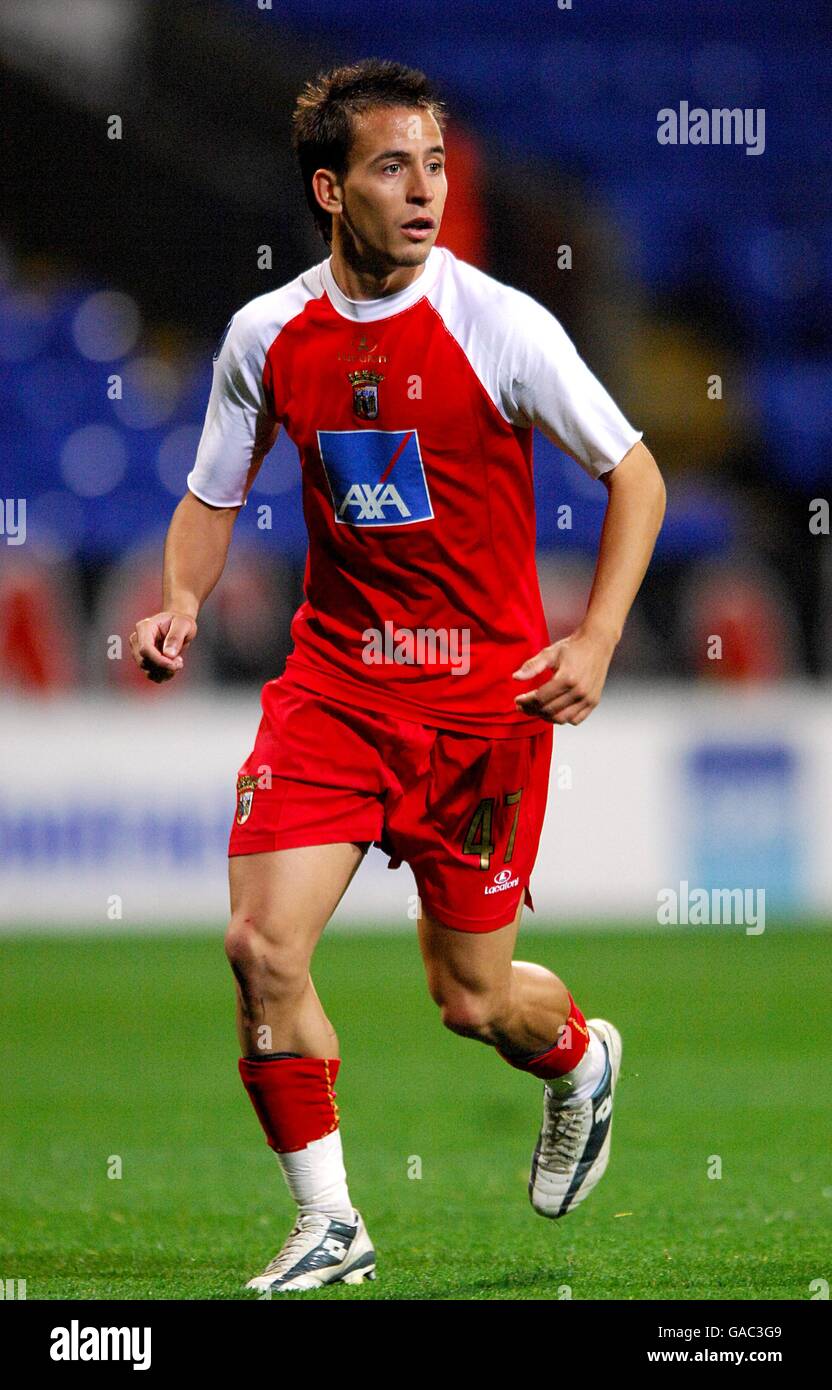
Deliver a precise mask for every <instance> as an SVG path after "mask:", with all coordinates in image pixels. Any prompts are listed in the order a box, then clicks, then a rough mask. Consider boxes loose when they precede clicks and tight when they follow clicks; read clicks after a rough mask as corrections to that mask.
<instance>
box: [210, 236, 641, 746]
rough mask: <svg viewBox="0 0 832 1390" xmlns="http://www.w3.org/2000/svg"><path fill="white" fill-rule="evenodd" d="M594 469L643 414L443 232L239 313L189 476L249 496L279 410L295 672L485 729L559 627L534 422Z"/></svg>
mask: <svg viewBox="0 0 832 1390" xmlns="http://www.w3.org/2000/svg"><path fill="white" fill-rule="evenodd" d="M534 426H538V427H539V428H540V429H541V430H543V431H544V432H545V433H546V434H547V435H548V436H549V437H550V438H552V439H554V440H555V441H556V442H557V443H558V444H559V445H560V446H561V447H562V448H564V449H565V450H567V451H568V452H569V453H570V454H572V456H573V457H574V458H576V459H577V461H578V462H579V463H580V464H582V466H583V467H584V468H585V469H586V470H587V472H588V473H590V474H591V475H592V476H593V477H599V476H600V475H601V474H602V473H604V472H608V471H609V470H610V469H612V468H614V467H615V465H616V464H617V463H618V462H619V461H620V460H621V459H622V458H623V457H624V455H625V454H626V453H627V452H628V450H629V449H630V448H632V446H633V444H634V443H635V442H636V441H637V440H638V439H640V438H641V435H640V433H639V432H638V431H637V430H635V429H633V428H632V426H631V425H629V424H628V422H627V421H626V419H625V418H624V416H623V415H622V414H621V412H620V410H619V409H618V407H617V406H616V405H615V403H614V402H613V401H612V400H611V398H610V396H609V395H608V394H607V392H606V391H605V389H604V387H603V386H602V385H601V384H600V382H599V381H598V380H597V379H596V377H594V376H593V374H592V372H591V371H590V370H589V368H588V367H587V366H586V364H585V363H584V362H583V361H582V360H581V358H580V357H579V356H578V353H577V351H576V349H575V347H574V345H573V344H572V342H571V341H570V339H569V338H568V337H567V335H566V333H565V332H564V330H563V329H562V327H561V326H560V324H559V323H558V321H557V320H556V319H555V318H554V317H553V316H552V315H551V314H550V313H549V312H548V310H546V309H544V308H543V306H542V305H540V304H538V303H537V302H536V301H535V300H533V299H531V298H530V297H529V296H528V295H525V294H522V293H520V292H519V291H518V290H515V289H512V288H510V287H509V286H506V285H502V284H500V283H498V282H497V281H496V280H494V279H492V278H491V277H490V276H488V275H485V274H484V273H483V272H482V271H480V270H477V269H475V268H474V267H473V266H470V265H467V264H465V263H464V262H462V261H459V260H457V259H456V257H455V256H453V255H452V254H451V252H449V251H447V250H446V249H444V248H440V247H434V248H433V249H432V250H431V252H430V254H429V256H428V258H427V260H426V262H425V265H424V267H423V269H422V272H421V274H420V275H419V276H418V277H417V279H416V280H414V281H413V283H412V284H411V285H409V286H408V287H407V288H406V289H404V290H401V291H399V292H398V293H397V294H393V295H388V296H387V297H385V298H383V299H376V300H351V299H348V298H347V297H346V296H345V295H344V294H343V293H342V292H341V290H340V289H339V287H338V285H337V284H336V283H335V279H334V276H333V273H332V267H331V262H330V261H329V260H326V261H323V262H322V263H321V264H320V265H317V266H315V267H313V268H312V269H311V270H308V271H305V272H304V274H302V275H300V276H298V278H297V279H296V280H293V281H292V282H291V283H290V284H288V285H285V286H283V287H282V288H281V289H277V290H273V291H272V292H271V293H269V294H265V295H262V296H261V297H259V298H258V299H255V300H253V301H252V302H251V303H250V304H248V305H246V306H245V308H243V309H241V310H240V311H239V313H237V314H236V315H235V317H234V318H233V319H232V321H231V324H230V325H229V328H228V330H227V332H226V336H225V338H224V340H223V343H222V345H221V348H220V350H219V352H218V355H217V360H216V364H215V368H214V383H213V388H212V391H211V398H210V401H209V405H208V411H207V414H206V419H205V426H204V430H203V434H202V439H201V442H200V445H199V450H198V453H197V457H196V463H195V466H194V468H193V470H192V472H191V473H190V474H189V475H188V486H189V488H190V489H191V491H192V492H193V493H195V495H196V496H197V497H200V498H201V499H202V500H203V501H205V502H208V503H210V504H212V505H214V506H220V507H231V506H238V505H240V504H243V503H244V502H245V500H246V496H247V494H248V491H249V489H250V487H251V484H252V482H253V481H254V478H255V476H256V474H257V471H258V469H259V467H260V466H261V464H262V461H263V458H264V457H265V455H266V453H267V452H268V449H269V448H271V445H272V444H273V442H274V440H275V438H276V437H277V430H278V429H279V428H280V427H282V428H284V429H285V430H286V431H287V432H288V434H289V436H290V438H291V439H292V440H293V442H294V443H295V445H296V446H297V449H298V454H299V456H300V463H301V468H302V477H303V508H304V516H305V519H306V525H307V528H308V532H309V552H308V557H307V562H306V574H305V580H304V593H305V601H304V602H303V603H302V605H301V607H300V608H299V609H298V611H297V613H296V614H295V617H294V620H293V622H292V638H293V641H294V650H293V652H292V653H291V655H290V656H289V658H288V660H287V663H286V673H287V675H290V676H291V678H292V680H293V681H294V682H295V683H297V684H301V685H303V686H305V687H306V688H307V689H308V690H310V691H316V692H318V693H320V694H322V695H329V696H331V697H334V698H336V699H339V700H345V701H347V702H348V703H352V704H357V705H359V706H362V707H365V708H369V709H376V710H381V711H387V712H390V713H395V714H397V715H399V716H400V717H401V718H405V719H413V720H415V721H416V722H418V723H422V724H430V725H437V726H439V727H442V728H446V729H455V730H461V731H465V732H471V733H478V734H481V735H488V736H493V737H513V736H516V735H518V734H533V733H536V732H538V731H539V730H540V729H541V728H542V727H544V724H543V721H541V720H538V719H536V718H530V717H529V716H528V715H523V714H520V713H518V711H517V710H516V709H515V707H514V698H515V696H516V695H518V694H521V693H522V692H523V691H525V690H531V689H534V688H535V687H536V686H537V685H539V684H541V679H540V677H535V678H534V679H533V680H531V681H527V682H519V681H515V680H513V679H512V674H511V673H512V671H514V670H516V669H517V667H518V666H520V665H522V663H523V662H524V661H525V660H526V659H527V658H528V657H530V656H533V655H535V654H536V653H537V652H538V651H539V650H540V648H541V647H543V646H545V645H546V644H547V643H548V641H549V637H548V633H547V631H546V623H545V619H544V615H543V606H542V603H541V598H540V589H539V586H538V580H537V572H536V567H535V514H534V488H533V475H532V431H533V427H534Z"/></svg>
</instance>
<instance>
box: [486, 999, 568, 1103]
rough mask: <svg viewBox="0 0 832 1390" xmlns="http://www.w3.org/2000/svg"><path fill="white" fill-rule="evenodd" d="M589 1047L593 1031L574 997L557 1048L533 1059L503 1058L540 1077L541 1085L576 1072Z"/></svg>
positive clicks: (561, 1027) (560, 1030)
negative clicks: (575, 1069)
mask: <svg viewBox="0 0 832 1390" xmlns="http://www.w3.org/2000/svg"><path fill="white" fill-rule="evenodd" d="M567 993H568V991H567ZM588 1047H589V1029H588V1028H587V1026H586V1019H585V1018H584V1016H583V1014H582V1013H581V1011H580V1009H579V1008H578V1006H577V1004H576V1003H575V1000H574V999H573V998H572V995H571V994H570V995H569V1013H568V1015H567V1019H566V1022H565V1023H563V1024H561V1026H560V1029H559V1030H558V1040H557V1042H556V1043H555V1045H554V1047H549V1048H547V1049H546V1051H545V1052H536V1053H534V1054H532V1056H530V1057H508V1056H507V1055H506V1053H505V1052H500V1056H501V1057H502V1058H503V1060H504V1061H506V1062H508V1063H509V1066H512V1067H517V1068H518V1070H519V1071H528V1072H531V1074H532V1076H539V1077H540V1079H541V1081H548V1080H549V1079H550V1078H551V1077H553V1076H564V1075H565V1074H566V1072H568V1071H572V1068H573V1067H576V1066H577V1065H578V1063H579V1062H580V1060H581V1058H582V1057H583V1055H584V1053H585V1052H586V1050H587V1048H588ZM498 1051H499V1049H498Z"/></svg>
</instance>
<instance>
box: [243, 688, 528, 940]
mask: <svg viewBox="0 0 832 1390" xmlns="http://www.w3.org/2000/svg"><path fill="white" fill-rule="evenodd" d="M262 709H263V717H262V719H261V721H260V727H259V729H258V731H257V738H256V740H255V744H254V748H253V750H252V752H251V753H250V754H249V756H248V758H247V759H246V761H245V762H244V763H243V766H242V767H241V768H240V771H239V774H238V777H237V813H236V816H235V818H234V823H233V825H232V827H231V838H230V841H229V847H228V853H229V855H237V854H258V853H261V852H262V851H264V850H278V849H293V848H296V847H299V846H304V845H327V844H339V843H344V842H347V843H348V842H350V841H353V842H357V843H359V844H361V843H366V842H372V841H375V842H376V843H377V844H379V845H380V846H381V848H382V850H384V852H385V853H386V854H388V855H389V856H390V865H389V867H390V868H391V869H397V868H398V867H399V865H400V864H401V863H402V862H405V863H407V864H409V865H410V867H411V869H412V870H413V875H414V878H415V879H416V886H417V888H418V890H419V897H420V899H421V902H422V907H423V909H424V910H425V911H426V912H427V913H429V915H430V916H431V917H434V918H435V919H436V920H438V921H440V922H442V923H444V925H446V926H448V927H455V928H456V929H457V930H459V931H471V932H488V931H495V930H496V929H497V928H498V927H504V926H507V925H508V923H509V922H513V921H514V918H515V916H516V914H517V909H518V906H519V903H520V898H521V895H525V901H526V903H527V904H528V906H529V907H532V908H533V904H532V900H531V895H530V893H529V877H530V875H531V871H532V868H533V866H534V861H535V857H536V855H537V847H538V843H539V841H540V831H541V829H542V826H543V816H544V814H545V811H546V795H547V792H548V788H549V764H550V761H551V756H552V732H553V731H552V729H551V728H549V729H544V730H543V731H542V732H540V733H537V734H531V735H528V736H525V737H521V738H504V739H502V738H496V739H495V738H478V737H475V736H473V735H471V734H463V733H454V732H451V731H450V730H447V729H436V728H431V727H429V726H427V725H424V724H416V723H413V722H412V721H411V720H408V719H399V718H397V717H395V716H393V715H389V714H379V713H375V712H374V711H372V710H362V709H358V708H356V707H355V706H353V705H348V704H342V703H341V701H340V700H331V699H329V698H328V697H326V696H322V695H318V694H315V693H313V692H311V691H307V690H303V689H302V688H300V687H299V686H297V685H293V684H291V683H290V682H289V681H288V680H287V679H286V677H283V678H281V679H280V680H274V681H268V682H267V683H266V685H265V686H264V687H263V694H262Z"/></svg>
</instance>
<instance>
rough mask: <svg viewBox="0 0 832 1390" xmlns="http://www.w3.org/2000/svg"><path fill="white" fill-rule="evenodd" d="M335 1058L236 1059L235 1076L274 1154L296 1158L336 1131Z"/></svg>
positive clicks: (336, 1072)
mask: <svg viewBox="0 0 832 1390" xmlns="http://www.w3.org/2000/svg"><path fill="white" fill-rule="evenodd" d="M340 1065H341V1059H340V1058H339V1057H330V1058H326V1057H270V1058H259V1057H258V1058H255V1057H241V1058H240V1061H239V1067H240V1076H241V1077H242V1080H243V1085H244V1086H245V1088H246V1090H247V1091H248V1094H249V1099H250V1101H251V1103H252V1105H253V1106H254V1108H255V1110H256V1111H257V1116H258V1119H259V1120H260V1123H261V1125H262V1126H263V1132H264V1134H265V1136H266V1143H267V1144H268V1145H269V1148H271V1149H274V1151H275V1153H296V1152H297V1151H298V1149H305V1148H306V1146H307V1144H312V1143H313V1142H314V1141H315V1140H316V1139H323V1137H324V1135H325V1134H331V1133H332V1132H333V1130H335V1129H337V1128H338V1106H337V1105H336V1104H335V1090H334V1087H335V1079H336V1077H337V1075H338V1068H339V1067H340Z"/></svg>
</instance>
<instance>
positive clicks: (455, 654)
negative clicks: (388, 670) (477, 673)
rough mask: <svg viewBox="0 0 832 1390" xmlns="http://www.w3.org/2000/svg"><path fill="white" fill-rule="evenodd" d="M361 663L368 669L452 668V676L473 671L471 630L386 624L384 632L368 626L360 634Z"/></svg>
mask: <svg viewBox="0 0 832 1390" xmlns="http://www.w3.org/2000/svg"><path fill="white" fill-rule="evenodd" d="M361 637H362V640H363V642H364V647H363V649H362V652H361V660H362V661H363V662H364V664H365V665H366V666H379V665H394V666H423V667H426V668H427V669H428V670H438V669H440V668H441V667H443V666H449V667H450V668H451V675H452V676H467V674H468V672H469V671H470V669H471V629H470V628H467V627H399V626H398V625H397V624H396V623H392V622H386V623H385V624H384V631H383V632H382V631H380V630H379V628H377V627H367V628H365V629H364V631H363V632H362V634H361Z"/></svg>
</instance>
